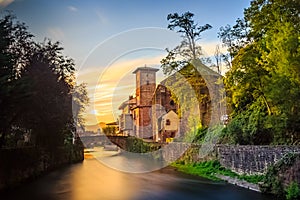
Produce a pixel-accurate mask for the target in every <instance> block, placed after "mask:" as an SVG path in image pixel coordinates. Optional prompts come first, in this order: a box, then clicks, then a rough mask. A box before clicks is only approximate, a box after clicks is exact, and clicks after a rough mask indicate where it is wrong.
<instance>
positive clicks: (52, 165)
mask: <svg viewBox="0 0 300 200" xmlns="http://www.w3.org/2000/svg"><path fill="white" fill-rule="evenodd" d="M83 159H84V157H83V147H82V145H81V146H75V145H74V146H72V147H69V148H65V147H61V148H55V149H52V150H51V152H50V151H47V150H45V149H41V148H37V147H23V148H16V149H1V150H0V190H2V189H5V188H10V187H14V186H17V185H19V184H21V183H23V182H25V181H28V180H31V179H34V178H35V177H38V176H40V175H42V174H44V173H46V172H48V171H51V170H54V169H57V168H58V167H61V166H63V165H66V164H70V163H75V162H80V161H83Z"/></svg>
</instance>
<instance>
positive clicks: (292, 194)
mask: <svg viewBox="0 0 300 200" xmlns="http://www.w3.org/2000/svg"><path fill="white" fill-rule="evenodd" d="M285 192H286V196H285V197H286V199H287V200H297V199H300V189H299V185H298V183H296V182H291V183H290V184H289V186H288V187H287V188H286V190H285Z"/></svg>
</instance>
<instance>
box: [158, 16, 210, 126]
mask: <svg viewBox="0 0 300 200" xmlns="http://www.w3.org/2000/svg"><path fill="white" fill-rule="evenodd" d="M193 17H194V14H193V13H190V12H186V13H184V14H182V15H179V14H178V13H174V14H169V15H168V16H167V20H168V21H169V25H168V29H170V30H174V31H177V32H178V33H180V34H181V37H182V38H183V39H182V41H181V43H180V45H178V46H177V47H175V48H174V49H173V50H169V49H167V52H168V54H167V56H166V57H165V58H163V59H162V60H161V64H162V65H161V67H162V69H163V72H164V74H166V75H171V74H172V76H170V77H169V78H168V80H167V81H166V86H167V87H168V88H169V89H170V90H171V93H172V95H173V97H172V98H173V99H174V101H175V102H176V103H177V104H178V105H179V107H180V112H179V116H181V117H182V118H184V120H183V121H189V122H193V123H194V122H195V121H197V123H198V124H193V125H192V126H193V127H201V126H205V127H206V126H208V124H209V121H210V114H211V113H210V95H209V91H208V88H207V85H206V84H207V83H206V82H205V80H204V78H203V77H202V75H201V74H200V71H201V70H199V68H206V67H205V66H204V65H203V63H202V62H201V61H200V58H201V56H202V50H201V47H200V46H199V45H198V44H197V41H198V40H199V39H201V33H202V32H204V31H206V30H209V29H211V28H212V26H211V25H209V24H205V25H203V26H200V25H198V24H197V23H195V22H194V20H193ZM195 63H197V66H195ZM197 117H198V118H199V117H200V118H201V120H189V119H188V118H197ZM188 126H189V127H191V125H188Z"/></svg>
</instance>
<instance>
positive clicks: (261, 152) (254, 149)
mask: <svg viewBox="0 0 300 200" xmlns="http://www.w3.org/2000/svg"><path fill="white" fill-rule="evenodd" d="M289 152H300V146H254V145H253V146H251V145H245V146H243V145H241V146H239V145H237V146H234V145H218V146H216V153H217V157H218V160H219V161H220V163H221V165H223V166H224V167H226V168H228V169H231V170H232V171H234V172H236V173H239V174H262V173H264V172H266V170H267V168H268V167H269V166H270V165H273V164H275V163H276V162H277V161H278V160H280V159H281V158H282V157H283V156H284V155H285V154H286V153H289Z"/></svg>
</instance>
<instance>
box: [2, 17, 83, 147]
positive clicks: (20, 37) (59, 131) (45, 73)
mask: <svg viewBox="0 0 300 200" xmlns="http://www.w3.org/2000/svg"><path fill="white" fill-rule="evenodd" d="M0 27H1V29H0V37H1V40H0V44H1V45H0V82H1V84H0V88H1V90H0V120H1V123H0V124H1V125H0V147H2V146H3V145H5V141H6V139H8V138H9V137H10V138H12V137H14V135H17V134H18V135H19V133H21V132H22V133H23V134H27V133H30V134H31V136H32V137H33V138H34V139H35V140H34V141H33V142H34V143H33V144H34V145H38V146H42V147H47V148H52V149H53V148H56V147H57V146H61V145H64V143H66V142H68V141H66V140H68V139H70V136H72V135H73V133H74V132H75V124H74V119H73V113H72V93H74V91H76V94H80V95H77V102H79V103H85V102H86V101H87V96H86V95H87V93H86V88H85V86H84V85H79V86H76V83H75V74H74V72H75V67H74V62H73V60H72V59H70V58H68V57H65V56H63V54H62V50H63V48H62V47H61V46H60V44H59V43H58V42H55V43H53V42H51V41H50V40H45V41H44V42H43V43H36V42H34V41H33V40H32V37H33V36H32V35H31V34H30V33H28V32H27V28H26V26H25V25H24V24H21V23H19V22H15V21H14V17H12V16H11V15H7V16H5V17H4V18H3V19H1V20H0ZM81 98H82V99H81ZM80 110H81V111H82V110H83V105H80ZM77 114H78V113H77ZM79 118H80V117H79ZM81 119H82V118H81ZM76 122H78V120H77V121H76ZM81 122H82V121H81Z"/></svg>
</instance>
